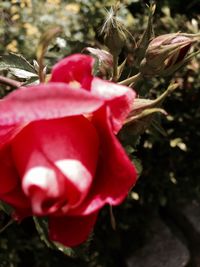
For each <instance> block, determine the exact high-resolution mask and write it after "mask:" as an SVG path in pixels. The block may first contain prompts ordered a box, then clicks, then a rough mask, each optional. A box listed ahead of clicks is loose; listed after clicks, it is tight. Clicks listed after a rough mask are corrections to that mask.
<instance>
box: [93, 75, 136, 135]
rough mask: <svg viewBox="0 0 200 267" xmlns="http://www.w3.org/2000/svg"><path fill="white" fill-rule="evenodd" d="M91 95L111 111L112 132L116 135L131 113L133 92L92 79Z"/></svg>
mask: <svg viewBox="0 0 200 267" xmlns="http://www.w3.org/2000/svg"><path fill="white" fill-rule="evenodd" d="M91 93H92V94H93V95H95V96H97V97H99V98H101V99H102V100H104V101H105V100H106V102H107V104H108V106H109V108H110V110H111V115H112V122H113V128H114V132H115V133H117V132H118V131H119V130H120V129H121V127H122V125H123V122H124V120H125V119H126V117H127V115H128V114H129V112H130V111H131V108H132V106H133V101H134V98H135V92H134V91H133V90H131V89H130V88H128V87H126V86H122V85H118V84H116V83H111V82H108V81H103V80H101V79H99V78H94V79H93V80H92V84H91Z"/></svg>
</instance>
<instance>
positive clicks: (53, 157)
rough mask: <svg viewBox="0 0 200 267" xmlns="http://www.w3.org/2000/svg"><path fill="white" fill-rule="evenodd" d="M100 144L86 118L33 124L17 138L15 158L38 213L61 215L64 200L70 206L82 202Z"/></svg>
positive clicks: (24, 187)
mask: <svg viewBox="0 0 200 267" xmlns="http://www.w3.org/2000/svg"><path fill="white" fill-rule="evenodd" d="M80 130H81V132H80ZM98 142H99V140H98V136H97V133H96V130H95V128H94V127H93V125H92V124H91V123H90V122H89V121H88V120H87V119H86V118H84V117H83V116H72V117H67V118H64V119H57V120H47V121H38V122H33V123H31V124H29V125H28V126H27V127H26V128H24V129H23V130H22V131H21V132H20V133H19V134H18V135H17V136H16V137H15V139H14V140H13V142H12V148H13V158H14V159H15V164H16V166H17V168H18V171H19V173H20V176H21V177H23V181H22V184H23V189H24V191H25V193H26V194H27V195H30V197H31V199H32V203H33V210H34V211H35V213H37V214H42V213H43V212H44V213H46V212H47V213H48V210H46V208H49V209H51V208H53V211H52V209H51V211H52V212H56V211H57V209H58V212H59V205H60V202H63V201H64V200H65V202H67V203H68V207H71V206H74V205H78V204H79V203H80V202H82V201H83V199H84V198H85V196H86V195H87V193H88V190H89V189H90V186H91V183H92V179H93V176H94V174H95V170H96V163H97V157H98ZM22 146H23V148H22ZM58 202H59V205H58ZM44 203H45V205H43V204H44ZM50 204H52V205H50ZM54 204H55V205H54ZM61 204H62V203H61ZM49 205H50V206H49ZM48 206H49V207H48ZM43 207H45V210H46V212H45V211H44V209H43ZM63 212H66V211H65V210H64V211H63Z"/></svg>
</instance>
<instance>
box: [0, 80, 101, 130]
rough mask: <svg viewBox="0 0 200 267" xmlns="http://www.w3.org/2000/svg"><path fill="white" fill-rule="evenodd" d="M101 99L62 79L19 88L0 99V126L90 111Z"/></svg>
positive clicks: (99, 105) (97, 105)
mask: <svg viewBox="0 0 200 267" xmlns="http://www.w3.org/2000/svg"><path fill="white" fill-rule="evenodd" d="M103 104H104V102H103V101H102V100H101V99H99V98H97V97H95V96H93V95H92V94H91V93H89V92H87V91H85V90H82V89H72V88H71V87H69V86H68V85H67V84H64V83H49V84H40V85H37V86H30V87H24V88H20V89H18V90H15V91H14V92H12V93H10V94H9V95H8V96H7V97H5V98H4V99H2V100H0V114H1V117H0V128H1V127H2V126H4V127H5V126H9V125H10V126H11V125H13V124H17V123H25V122H30V121H35V120H41V119H53V118H62V117H65V116H72V115H80V114H85V113H91V112H93V111H95V110H97V109H98V108H99V107H101V106H102V105H103Z"/></svg>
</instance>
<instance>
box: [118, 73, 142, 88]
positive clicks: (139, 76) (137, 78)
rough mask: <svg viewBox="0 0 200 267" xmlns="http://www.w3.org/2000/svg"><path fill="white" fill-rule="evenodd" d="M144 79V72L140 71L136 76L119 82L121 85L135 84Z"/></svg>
mask: <svg viewBox="0 0 200 267" xmlns="http://www.w3.org/2000/svg"><path fill="white" fill-rule="evenodd" d="M141 79H142V74H141V73H140V72H139V73H137V74H136V75H134V76H131V77H129V78H127V79H126V80H123V81H121V82H119V83H118V84H121V85H131V84H133V85H135V84H136V83H137V82H138V81H140V80H141Z"/></svg>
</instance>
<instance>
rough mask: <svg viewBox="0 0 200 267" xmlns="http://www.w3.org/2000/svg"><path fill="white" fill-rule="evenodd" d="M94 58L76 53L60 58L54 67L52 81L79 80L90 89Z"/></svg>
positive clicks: (85, 87)
mask: <svg viewBox="0 0 200 267" xmlns="http://www.w3.org/2000/svg"><path fill="white" fill-rule="evenodd" d="M93 64H94V58H92V57H90V56H87V55H82V54H74V55H71V56H68V57H66V58H64V59H62V60H60V61H59V62H58V63H57V64H56V65H55V66H54V67H53V69H52V76H51V79H50V82H63V83H69V84H70V83H72V82H74V81H75V82H78V83H79V84H80V85H81V87H82V88H84V89H86V90H89V89H90V83H91V80H92V67H93Z"/></svg>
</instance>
